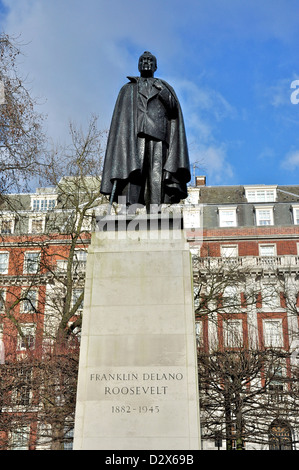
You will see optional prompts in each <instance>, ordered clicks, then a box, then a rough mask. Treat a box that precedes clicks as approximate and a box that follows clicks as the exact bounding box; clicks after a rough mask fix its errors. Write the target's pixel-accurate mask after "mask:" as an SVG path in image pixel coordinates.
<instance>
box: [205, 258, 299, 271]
mask: <svg viewBox="0 0 299 470" xmlns="http://www.w3.org/2000/svg"><path fill="white" fill-rule="evenodd" d="M196 263H198V267H199V268H204V269H208V268H215V269H217V268H218V269H219V268H221V267H223V268H229V267H231V268H233V267H238V266H240V267H243V268H252V269H254V268H269V269H271V268H283V269H286V270H287V269H299V256H292V255H282V256H236V257H217V258H216V257H215V258H209V257H206V258H205V257H202V258H201V257H198V258H197V259H196Z"/></svg>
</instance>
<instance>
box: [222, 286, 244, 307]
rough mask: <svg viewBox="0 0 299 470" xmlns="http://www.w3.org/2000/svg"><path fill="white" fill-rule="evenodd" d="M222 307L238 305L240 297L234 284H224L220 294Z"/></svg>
mask: <svg viewBox="0 0 299 470" xmlns="http://www.w3.org/2000/svg"><path fill="white" fill-rule="evenodd" d="M222 301H223V307H233V306H236V305H238V306H239V305H240V297H239V293H238V290H237V287H236V286H226V287H225V289H224V291H223V295H222Z"/></svg>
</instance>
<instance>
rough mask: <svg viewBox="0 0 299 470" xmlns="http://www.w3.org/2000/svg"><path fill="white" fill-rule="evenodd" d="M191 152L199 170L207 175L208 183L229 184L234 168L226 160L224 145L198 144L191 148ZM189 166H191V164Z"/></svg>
mask: <svg viewBox="0 0 299 470" xmlns="http://www.w3.org/2000/svg"><path fill="white" fill-rule="evenodd" d="M192 154H193V157H194V159H193V161H194V162H195V163H196V167H197V168H198V169H199V172H200V173H201V174H205V175H207V182H208V184H209V182H211V183H210V184H229V182H230V181H231V180H232V178H233V177H234V170H233V167H232V165H231V164H230V163H229V161H228V158H227V152H226V148H225V146H224V145H219V146H217V145H209V146H202V145H199V146H198V147H197V148H194V149H193V152H192ZM191 167H192V168H193V165H192V164H191ZM192 168H191V169H192ZM197 174H199V173H198V171H197Z"/></svg>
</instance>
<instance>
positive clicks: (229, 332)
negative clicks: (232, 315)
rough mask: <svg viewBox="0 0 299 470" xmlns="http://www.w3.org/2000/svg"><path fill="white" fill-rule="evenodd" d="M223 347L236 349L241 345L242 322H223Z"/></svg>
mask: <svg viewBox="0 0 299 470" xmlns="http://www.w3.org/2000/svg"><path fill="white" fill-rule="evenodd" d="M223 334H224V345H225V346H226V347H227V348H234V347H235V348H236V347H241V346H242V345H243V331H242V320H225V321H224V325H223Z"/></svg>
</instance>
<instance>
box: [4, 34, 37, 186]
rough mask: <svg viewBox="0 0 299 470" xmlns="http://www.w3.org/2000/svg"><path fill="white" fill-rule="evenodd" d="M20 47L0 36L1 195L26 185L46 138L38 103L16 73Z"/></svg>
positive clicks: (34, 168) (15, 41) (34, 173)
mask: <svg viewBox="0 0 299 470" xmlns="http://www.w3.org/2000/svg"><path fill="white" fill-rule="evenodd" d="M20 54H21V47H20V45H19V44H18V43H17V40H16V39H13V38H11V37H9V36H8V35H6V34H4V33H2V34H0V91H1V93H0V194H2V195H3V193H5V192H7V191H11V190H16V188H18V187H19V186H20V185H23V186H24V185H25V184H26V183H27V182H28V181H30V180H31V179H32V178H33V177H34V176H36V175H37V172H38V171H39V165H40V163H41V156H42V150H43V148H44V145H45V136H44V134H43V130H42V123H43V119H42V117H41V115H40V114H38V113H37V112H36V106H37V102H36V100H34V99H33V98H32V96H31V95H30V91H29V89H28V88H27V87H26V85H25V79H22V77H21V76H20V73H19V71H18V63H17V62H18V58H19V57H20Z"/></svg>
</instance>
